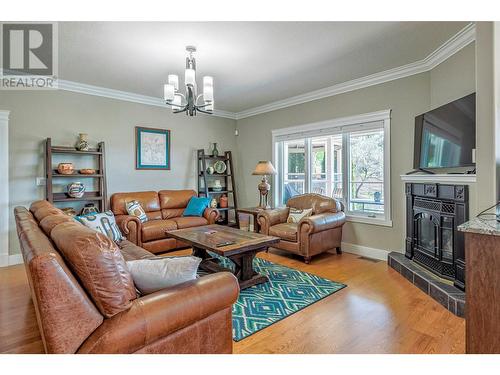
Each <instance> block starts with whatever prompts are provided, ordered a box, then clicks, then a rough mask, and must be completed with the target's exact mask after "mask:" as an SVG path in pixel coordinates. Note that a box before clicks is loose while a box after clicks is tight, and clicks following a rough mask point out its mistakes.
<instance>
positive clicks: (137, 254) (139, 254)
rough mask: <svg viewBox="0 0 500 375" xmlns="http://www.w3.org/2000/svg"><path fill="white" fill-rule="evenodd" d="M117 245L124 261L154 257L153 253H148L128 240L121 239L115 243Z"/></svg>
mask: <svg viewBox="0 0 500 375" xmlns="http://www.w3.org/2000/svg"><path fill="white" fill-rule="evenodd" d="M117 245H118V247H119V248H120V251H121V253H122V255H123V258H124V259H125V261H129V260H137V259H147V258H151V257H154V254H152V253H150V252H149V251H147V250H144V249H143V248H142V247H139V246H137V245H135V244H133V243H132V242H130V241H128V240H123V241H121V242H119V243H117Z"/></svg>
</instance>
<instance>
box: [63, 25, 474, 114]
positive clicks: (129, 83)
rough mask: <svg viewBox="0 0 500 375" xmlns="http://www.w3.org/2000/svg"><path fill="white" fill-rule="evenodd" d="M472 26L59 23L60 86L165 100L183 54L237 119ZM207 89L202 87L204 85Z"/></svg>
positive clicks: (416, 55) (413, 56)
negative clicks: (189, 50) (193, 49)
mask: <svg viewBox="0 0 500 375" xmlns="http://www.w3.org/2000/svg"><path fill="white" fill-rule="evenodd" d="M466 25H467V22H196V23H191V22H161V23H160V22H61V23H59V77H60V78H62V79H65V80H69V81H76V82H81V83H86V84H90V85H96V86H102V87H106V88H111V89H116V90H123V91H128V92H132V93H137V94H143V95H148V96H154V97H161V96H162V92H163V83H164V82H165V80H166V78H167V75H168V74H169V73H176V74H179V75H180V76H181V77H182V76H183V71H184V64H185V62H184V59H185V52H184V50H185V46H186V45H190V44H191V45H195V46H197V48H198V52H197V55H196V57H197V73H198V77H199V80H200V81H201V76H203V75H212V76H213V77H214V80H215V99H216V108H217V109H219V110H224V111H229V112H240V111H243V110H246V109H249V108H254V107H257V106H260V105H264V104H268V103H270V102H274V101H277V100H282V99H286V98H289V97H292V96H295V95H299V94H303V93H306V92H309V91H313V90H317V89H321V88H324V87H328V86H332V85H334V84H337V83H341V82H345V81H348V80H352V79H355V78H360V77H364V76H367V75H369V74H373V73H377V72H381V71H384V70H387V69H391V68H394V67H398V66H401V65H405V64H408V63H411V62H415V61H417V60H421V59H423V58H425V57H426V56H427V55H429V54H430V53H431V52H432V51H434V50H435V49H436V48H437V47H439V46H440V45H441V44H443V43H444V42H445V41H446V40H448V39H449V38H450V37H451V36H453V35H454V34H456V33H457V32H458V31H459V30H460V29H462V28H463V27H464V26H466ZM200 83H201V82H200Z"/></svg>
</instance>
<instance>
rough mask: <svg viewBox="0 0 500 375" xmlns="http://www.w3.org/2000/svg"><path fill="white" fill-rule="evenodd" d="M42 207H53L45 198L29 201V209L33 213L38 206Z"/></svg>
mask: <svg viewBox="0 0 500 375" xmlns="http://www.w3.org/2000/svg"><path fill="white" fill-rule="evenodd" d="M42 207H54V206H53V205H52V204H51V203H49V202H48V201H46V200H42V201H35V202H33V203H31V205H30V211H31V213H34V212H35V211H36V210H38V209H39V208H42Z"/></svg>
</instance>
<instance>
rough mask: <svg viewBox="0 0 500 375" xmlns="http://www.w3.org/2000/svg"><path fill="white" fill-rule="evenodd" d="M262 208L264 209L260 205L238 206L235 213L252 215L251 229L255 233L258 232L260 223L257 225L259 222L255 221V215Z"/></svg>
mask: <svg viewBox="0 0 500 375" xmlns="http://www.w3.org/2000/svg"><path fill="white" fill-rule="evenodd" d="M262 210H264V209H263V208H260V207H247V208H238V209H237V210H236V211H237V213H242V214H248V215H251V216H253V231H254V232H255V233H259V232H260V225H259V222H258V221H257V215H258V214H259V212H260V211H262Z"/></svg>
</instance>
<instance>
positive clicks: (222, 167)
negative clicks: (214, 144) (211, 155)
mask: <svg viewBox="0 0 500 375" xmlns="http://www.w3.org/2000/svg"><path fill="white" fill-rule="evenodd" d="M226 169H227V167H226V163H224V162H223V161H222V160H218V161H216V162H215V163H214V170H215V172H217V173H219V174H222V173H224V172H225V171H226Z"/></svg>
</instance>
